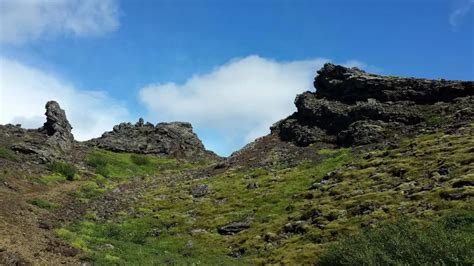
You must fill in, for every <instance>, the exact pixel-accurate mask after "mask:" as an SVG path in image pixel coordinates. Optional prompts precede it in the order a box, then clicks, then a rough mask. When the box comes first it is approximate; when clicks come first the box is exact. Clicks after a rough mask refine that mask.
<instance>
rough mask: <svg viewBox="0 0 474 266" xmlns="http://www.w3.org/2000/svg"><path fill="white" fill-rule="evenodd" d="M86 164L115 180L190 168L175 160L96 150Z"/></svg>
mask: <svg viewBox="0 0 474 266" xmlns="http://www.w3.org/2000/svg"><path fill="white" fill-rule="evenodd" d="M86 162H87V163H88V164H89V165H90V166H92V167H94V168H95V169H96V173H97V174H100V175H102V176H105V177H110V178H115V179H127V178H128V177H130V176H149V175H158V174H160V173H163V172H165V171H166V170H173V169H178V168H179V169H185V168H186V167H188V168H189V166H186V165H184V164H179V163H178V162H177V161H176V160H175V159H168V158H159V157H156V156H152V155H136V154H130V153H115V152H109V151H103V150H96V151H93V152H91V153H90V154H88V155H87V157H86Z"/></svg>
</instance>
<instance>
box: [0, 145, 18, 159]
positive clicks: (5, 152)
mask: <svg viewBox="0 0 474 266" xmlns="http://www.w3.org/2000/svg"><path fill="white" fill-rule="evenodd" d="M0 158H3V159H6V160H9V161H14V162H16V161H18V155H17V154H16V153H15V152H14V151H12V150H10V149H7V148H1V147H0Z"/></svg>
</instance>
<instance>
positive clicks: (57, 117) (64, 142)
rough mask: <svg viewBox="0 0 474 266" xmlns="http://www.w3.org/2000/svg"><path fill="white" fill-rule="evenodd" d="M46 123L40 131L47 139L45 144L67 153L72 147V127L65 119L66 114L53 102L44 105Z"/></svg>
mask: <svg viewBox="0 0 474 266" xmlns="http://www.w3.org/2000/svg"><path fill="white" fill-rule="evenodd" d="M45 115H46V122H45V123H44V125H43V127H42V128H40V131H42V132H45V133H46V134H47V135H48V136H49V137H48V140H47V142H48V143H49V144H50V145H51V146H57V147H58V148H59V149H60V150H61V151H68V150H70V149H71V147H72V143H73V141H74V136H73V135H72V133H71V130H72V127H71V124H69V121H68V120H67V118H66V112H64V110H63V109H61V107H60V106H59V104H58V103H57V102H55V101H49V102H47V103H46V113H45Z"/></svg>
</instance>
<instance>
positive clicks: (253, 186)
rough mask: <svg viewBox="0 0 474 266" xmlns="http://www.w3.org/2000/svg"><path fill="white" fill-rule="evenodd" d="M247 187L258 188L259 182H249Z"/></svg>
mask: <svg viewBox="0 0 474 266" xmlns="http://www.w3.org/2000/svg"><path fill="white" fill-rule="evenodd" d="M246 188H247V189H256V188H258V184H257V183H250V184H247V187H246Z"/></svg>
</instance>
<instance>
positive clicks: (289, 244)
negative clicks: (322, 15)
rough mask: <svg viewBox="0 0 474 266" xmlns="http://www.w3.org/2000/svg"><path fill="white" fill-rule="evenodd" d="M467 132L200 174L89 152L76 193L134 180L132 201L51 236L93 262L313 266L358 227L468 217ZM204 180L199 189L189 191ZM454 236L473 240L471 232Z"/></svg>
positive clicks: (471, 142)
mask: <svg viewBox="0 0 474 266" xmlns="http://www.w3.org/2000/svg"><path fill="white" fill-rule="evenodd" d="M471 133H472V127H471V128H466V129H464V131H460V132H456V133H452V134H445V133H440V132H438V133H430V134H422V135H419V136H418V137H416V138H412V139H405V140H404V141H402V142H401V143H399V145H397V146H394V147H391V148H386V149H373V150H369V151H367V150H366V149H363V150H361V149H351V148H347V149H335V150H319V151H315V152H317V153H318V158H319V160H315V161H304V162H301V163H300V165H298V166H297V167H292V168H283V167H278V166H274V167H268V168H252V169H248V168H242V167H233V168H230V169H228V170H227V171H225V172H223V173H219V174H215V175H211V176H207V175H202V174H198V173H199V171H198V170H200V169H206V168H207V167H208V165H207V164H189V163H182V162H178V161H176V160H172V159H164V158H157V157H152V156H145V157H137V156H136V155H131V154H124V153H112V152H105V151H100V150H97V151H94V152H92V153H90V154H89V155H88V157H87V162H88V164H89V165H90V166H91V167H93V168H94V169H95V171H96V175H95V176H94V177H93V178H90V179H89V180H88V181H87V182H85V183H84V184H83V186H82V188H81V190H80V191H78V192H77V197H78V198H80V199H83V200H94V199H98V198H100V196H101V195H103V194H106V193H107V192H109V191H111V190H112V189H113V188H115V187H117V186H119V185H120V184H123V183H126V182H128V181H129V180H130V179H131V178H134V177H142V178H143V180H144V183H145V185H144V186H143V189H142V190H140V194H141V197H140V200H139V201H131V202H133V203H131V206H128V207H127V208H125V209H122V210H118V211H116V213H115V215H114V219H109V220H103V219H97V215H96V214H95V213H94V212H88V214H87V215H86V217H85V218H84V220H82V221H79V222H75V223H72V224H71V225H69V226H66V227H64V228H61V229H58V230H57V234H58V235H59V236H61V237H63V238H64V239H66V240H67V241H68V242H69V243H71V244H72V245H73V246H75V247H77V248H80V249H82V250H83V251H85V252H86V254H87V255H88V256H89V258H90V259H91V260H93V261H94V262H95V264H97V265H101V264H111V263H116V264H128V265H162V264H178V265H183V264H184V265H187V264H202V265H233V264H268V263H270V264H271V263H279V264H289V265H292V264H313V263H318V261H319V259H320V258H321V257H325V256H326V257H325V258H327V255H325V254H328V253H327V252H328V250H329V248H328V247H331V246H332V245H334V243H337V241H339V240H340V239H346V238H347V237H348V236H352V235H359V234H360V232H362V231H363V230H370V229H371V228H375V229H376V228H378V227H379V226H380V225H383V224H386V223H390V222H392V221H398V220H400V219H408V220H410V221H411V222H420V223H421V224H425V225H426V224H427V225H426V226H428V227H429V224H432V223H436V222H437V221H439V220H440V219H445V218H446V217H448V216H449V215H450V213H452V212H453V211H463V212H465V213H472V212H473V211H474V209H473V207H474V206H473V202H472V196H473V194H474V189H473V184H474V138H473V137H472V134H471ZM194 174H195V176H193V175H194ZM183 176H185V177H186V178H179V177H183ZM204 184H205V185H207V186H208V192H207V194H206V195H203V196H202V195H201V196H196V195H195V196H193V195H192V194H193V193H192V191H193V189H194V188H196V187H197V186H202V185H204ZM130 209H133V211H130ZM244 220H246V221H250V227H249V228H247V229H245V230H242V231H241V232H238V233H236V234H234V235H221V234H220V233H219V232H218V228H219V227H221V226H224V225H226V224H229V223H231V222H239V221H244ZM433 226H434V225H433ZM428 227H426V228H428ZM422 228H425V227H422ZM436 228H438V229H439V227H436ZM375 229H374V230H375ZM463 230H466V231H463V235H464V236H465V238H464V239H465V240H466V241H471V242H470V243H472V237H473V235H474V232H473V231H472V227H468V228H467V229H463ZM370 237H372V236H367V237H366V238H363V239H367V238H370ZM430 237H431V236H430ZM435 238H436V236H434V237H432V238H431V239H432V240H433V239H435ZM361 239H362V238H361ZM464 252H467V251H464ZM464 255H465V257H464V258H469V256H470V258H472V254H464ZM422 262H423V261H422ZM394 263H395V264H396V261H395V262H394ZM400 263H402V262H400Z"/></svg>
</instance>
